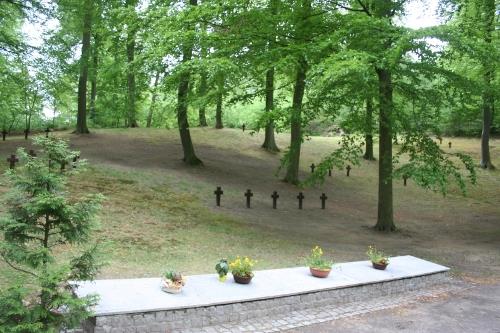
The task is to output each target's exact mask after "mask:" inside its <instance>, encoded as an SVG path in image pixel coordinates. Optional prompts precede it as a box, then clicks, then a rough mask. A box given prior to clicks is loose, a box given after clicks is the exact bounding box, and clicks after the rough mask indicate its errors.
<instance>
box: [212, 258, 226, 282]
mask: <svg viewBox="0 0 500 333" xmlns="http://www.w3.org/2000/svg"><path fill="white" fill-rule="evenodd" d="M215 270H216V271H217V274H219V281H220V282H225V281H226V279H227V273H228V272H229V264H228V263H227V260H226V259H221V260H219V262H218V263H217V265H215Z"/></svg>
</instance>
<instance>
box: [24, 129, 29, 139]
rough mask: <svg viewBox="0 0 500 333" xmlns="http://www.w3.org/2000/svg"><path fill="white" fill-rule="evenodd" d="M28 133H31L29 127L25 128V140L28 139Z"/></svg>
mask: <svg viewBox="0 0 500 333" xmlns="http://www.w3.org/2000/svg"><path fill="white" fill-rule="evenodd" d="M28 134H30V130H29V129H25V130H24V140H28Z"/></svg>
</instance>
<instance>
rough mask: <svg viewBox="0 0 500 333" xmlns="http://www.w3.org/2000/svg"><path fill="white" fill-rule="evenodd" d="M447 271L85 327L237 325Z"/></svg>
mask: <svg viewBox="0 0 500 333" xmlns="http://www.w3.org/2000/svg"><path fill="white" fill-rule="evenodd" d="M446 275H447V273H446V272H438V273H432V274H427V275H422V276H417V277H409V278H402V279H396V280H392V281H386V282H375V283H366V284H362V285H356V286H349V287H338V288H334V289H329V290H321V291H316V292H308V293H303V294H298V295H290V296H284V297H275V298H269V299H263V300H255V301H245V302H234V303H231V304H223V305H214V306H200V307H191V308H185V309H176V310H163V311H150V312H142V313H133V314H127V313H122V314H112V315H99V316H96V317H93V318H91V319H89V320H88V321H87V322H86V323H85V324H84V327H83V329H84V332H86V333H166V332H170V331H171V330H178V329H192V328H200V327H204V326H212V325H219V324H224V323H230V324H232V323H234V324H237V323H238V322H241V321H244V320H248V319H252V318H258V317H265V316H273V315H280V314H286V313H288V312H291V311H297V310H304V309H308V308H314V307H322V306H327V305H338V306H339V307H342V305H344V304H347V303H350V302H357V301H363V300H368V299H373V298H377V297H381V296H388V295H397V294H400V293H404V292H407V291H413V290H417V289H423V288H427V287H430V286H433V285H436V284H439V283H441V282H443V281H445V279H446Z"/></svg>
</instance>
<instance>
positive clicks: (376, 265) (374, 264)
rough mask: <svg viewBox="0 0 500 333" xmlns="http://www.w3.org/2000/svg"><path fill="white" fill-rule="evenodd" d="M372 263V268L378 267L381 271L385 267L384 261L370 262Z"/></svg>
mask: <svg viewBox="0 0 500 333" xmlns="http://www.w3.org/2000/svg"><path fill="white" fill-rule="evenodd" d="M372 265H373V268H375V269H380V270H381V271H383V270H384V269H385V268H386V267H387V264H386V263H379V262H372Z"/></svg>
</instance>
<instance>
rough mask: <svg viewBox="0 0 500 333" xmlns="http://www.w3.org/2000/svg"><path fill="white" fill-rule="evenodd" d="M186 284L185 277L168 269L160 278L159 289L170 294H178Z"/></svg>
mask: <svg viewBox="0 0 500 333" xmlns="http://www.w3.org/2000/svg"><path fill="white" fill-rule="evenodd" d="M185 284H186V279H185V278H184V277H183V276H182V274H180V273H177V272H175V271H168V272H166V273H165V275H164V276H163V278H162V279H161V290H163V291H164V292H167V293H170V294H178V293H180V292H181V291H182V287H183V286H184V285H185Z"/></svg>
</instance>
